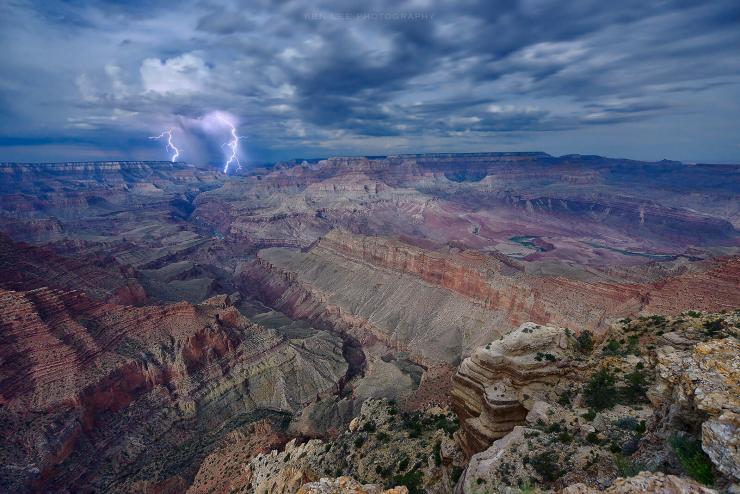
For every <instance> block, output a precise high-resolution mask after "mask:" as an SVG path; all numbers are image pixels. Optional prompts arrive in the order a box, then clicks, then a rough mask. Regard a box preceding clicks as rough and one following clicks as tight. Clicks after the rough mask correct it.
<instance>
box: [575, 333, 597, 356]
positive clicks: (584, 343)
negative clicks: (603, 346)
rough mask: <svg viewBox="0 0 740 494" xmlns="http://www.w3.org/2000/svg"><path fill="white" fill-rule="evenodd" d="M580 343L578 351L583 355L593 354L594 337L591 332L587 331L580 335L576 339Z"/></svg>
mask: <svg viewBox="0 0 740 494" xmlns="http://www.w3.org/2000/svg"><path fill="white" fill-rule="evenodd" d="M576 341H577V342H578V350H579V351H580V352H581V353H586V354H588V353H591V352H592V351H593V349H594V335H593V333H591V331H589V330H585V331H583V332H581V334H579V335H578V338H576Z"/></svg>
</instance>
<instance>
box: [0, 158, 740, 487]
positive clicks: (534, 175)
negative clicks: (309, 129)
mask: <svg viewBox="0 0 740 494" xmlns="http://www.w3.org/2000/svg"><path fill="white" fill-rule="evenodd" d="M738 184H740V165H710V164H683V163H679V162H667V161H664V162H658V163H648V162H639V161H630V160H622V159H610V158H603V157H598V156H580V155H570V156H562V157H553V156H550V155H547V154H544V153H479V154H434V155H403V156H388V157H374V158H365V157H349V158H330V159H326V160H320V161H317V162H313V161H312V162H311V163H308V162H304V161H292V162H282V163H277V164H275V165H274V166H271V167H269V168H260V169H252V170H249V171H248V172H245V173H242V174H239V175H230V176H227V175H224V174H222V173H220V172H218V171H216V170H214V169H211V168H208V167H201V166H194V165H189V164H185V163H170V162H80V163H39V164H29V163H0V309H1V310H0V431H2V447H1V448H0V457H1V458H2V462H1V463H2V465H0V491H3V492H60V493H61V492H127V493H128V492H143V493H180V492H191V493H206V492H218V493H230V492H286V493H287V492H291V493H292V492H305V493H307V492H355V491H356V492H363V491H365V492H381V491H383V489H396V490H395V492H403V491H404V489H408V490H409V491H410V492H435V493H436V492H438V493H445V492H458V493H460V492H465V493H473V492H532V491H534V490H542V491H547V490H551V491H560V492H567V493H586V492H595V491H598V490H607V491H609V492H644V491H651V492H712V490H713V489H714V490H718V491H727V492H740V484H739V482H740V465H738V461H739V459H740V453H739V452H738V442H737V437H738V431H737V428H738V423H739V419H738V417H740V403H738V399H740V398H739V397H740V389H739V386H740V384H738V383H740V374H739V371H738V369H740V360H739V359H740V356H739V353H740V352H738V349H739V348H738V340H737V330H738V327H739V325H740V322H739V321H740V320H739V319H738V317H739V316H738V312H737V310H738V309H739V308H740V237H739V236H738V230H737V229H738V228H740V186H739V185H738ZM604 389H606V390H610V393H607V396H604V393H602V392H600V391H603V390H604ZM322 479H323V480H322ZM352 489H355V490H354V491H353V490H352ZM661 489H662V490H661Z"/></svg>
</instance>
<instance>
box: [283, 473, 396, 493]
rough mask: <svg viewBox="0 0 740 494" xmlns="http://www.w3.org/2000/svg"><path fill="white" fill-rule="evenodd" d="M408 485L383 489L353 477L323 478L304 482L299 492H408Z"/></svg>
mask: <svg viewBox="0 0 740 494" xmlns="http://www.w3.org/2000/svg"><path fill="white" fill-rule="evenodd" d="M408 492H409V490H408V489H407V488H406V487H393V488H391V489H383V486H381V485H378V484H360V483H359V482H357V481H356V480H355V479H353V478H352V477H337V478H335V479H330V478H323V479H321V480H319V481H318V482H309V483H308V484H303V485H302V486H301V488H300V489H298V493H297V494H408Z"/></svg>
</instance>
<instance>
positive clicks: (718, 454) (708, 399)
mask: <svg viewBox="0 0 740 494" xmlns="http://www.w3.org/2000/svg"><path fill="white" fill-rule="evenodd" d="M671 341H673V342H674V343H675V339H672V340H671ZM657 370H658V376H659V379H658V381H657V382H656V386H655V387H654V388H653V389H652V390H651V393H650V397H651V400H652V401H653V404H654V405H655V406H668V405H669V404H670V406H673V407H679V409H683V410H684V412H683V413H685V414H688V415H690V414H696V413H701V414H703V415H704V416H705V417H704V418H703V419H702V422H703V423H702V425H701V432H702V447H703V449H704V451H705V452H706V453H707V454H708V455H709V457H710V458H711V459H712V461H713V463H714V464H715V465H716V466H717V468H718V469H719V470H720V471H722V472H723V473H724V474H726V475H729V476H732V477H734V479H735V480H736V481H738V480H740V440H739V439H738V437H739V436H740V432H739V430H740V343H738V340H737V338H735V337H727V338H723V339H715V340H710V341H707V342H702V343H698V344H695V345H694V346H689V347H688V348H683V349H681V348H674V347H673V346H669V345H665V346H662V347H660V348H659V349H658V350H657ZM673 413H674V414H675V413H677V412H673Z"/></svg>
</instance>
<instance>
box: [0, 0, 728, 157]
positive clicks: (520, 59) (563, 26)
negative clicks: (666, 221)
mask: <svg viewBox="0 0 740 494" xmlns="http://www.w3.org/2000/svg"><path fill="white" fill-rule="evenodd" d="M0 48H1V49H0V66H1V67H2V73H1V75H0V115H2V117H1V118H0V135H1V136H2V137H1V138H0V160H3V161H5V160H24V161H25V160H45V161H48V160H68V159H160V158H166V156H164V155H163V152H162V148H161V146H159V145H158V144H157V143H154V142H152V141H151V140H149V139H147V136H150V135H156V134H158V133H159V132H161V131H162V129H163V128H172V127H174V128H181V129H182V131H183V132H186V131H187V129H188V125H187V122H192V121H194V120H197V119H200V118H203V116H204V115H207V114H209V113H210V112H213V111H224V112H229V113H231V114H233V115H235V117H236V118H237V119H238V121H239V125H240V128H239V133H240V134H242V135H244V136H246V140H245V141H244V143H243V146H244V148H245V154H246V159H247V160H248V161H252V162H260V161H271V160H276V159H283V158H292V157H313V156H329V155H337V154H392V153H404V152H433V151H461V152H465V151H484V150H490V151H495V150H541V151H547V152H550V153H553V154H566V153H593V154H605V155H611V156H625V157H632V158H641V159H660V158H671V159H683V160H688V161H735V162H737V161H740V117H738V115H740V4H739V3H738V2H737V1H734V0H717V1H714V2H704V1H690V0H676V1H671V0H664V1H661V2H644V1H631V0H625V1H622V2H607V3H605V2H599V1H591V0H589V1H586V0H575V1H571V2H561V1H556V0H525V1H481V2H469V1H463V2H461V1H449V2H427V1H420V0H417V1H408V2H390V1H388V2H372V3H371V4H368V3H367V2H361V3H360V2H358V3H356V4H354V5H353V4H351V3H348V2H340V1H334V2H331V1H330V2H299V1H289V2H267V1H249V2H247V1H244V2H239V1H230V2H222V1H219V2H216V1H211V0H185V1H183V2H177V3H173V2H164V1H162V2H159V1H146V2H145V1H138V2H126V4H125V6H124V5H121V3H120V2H113V1H108V2H104V1H94V0H85V1H74V2H72V1H56V2H47V1H26V0H10V1H7V2H3V4H2V5H1V6H0ZM201 137H202V136H201ZM190 138H191V140H192V141H193V143H192V144H191V145H189V146H188V147H187V148H186V149H185V152H184V153H183V159H186V160H189V161H203V162H218V161H219V160H220V159H221V151H222V149H221V148H220V146H218V143H217V142H216V143H215V145H214V143H212V142H200V143H198V142H195V141H197V138H198V136H197V135H196V136H190Z"/></svg>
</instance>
